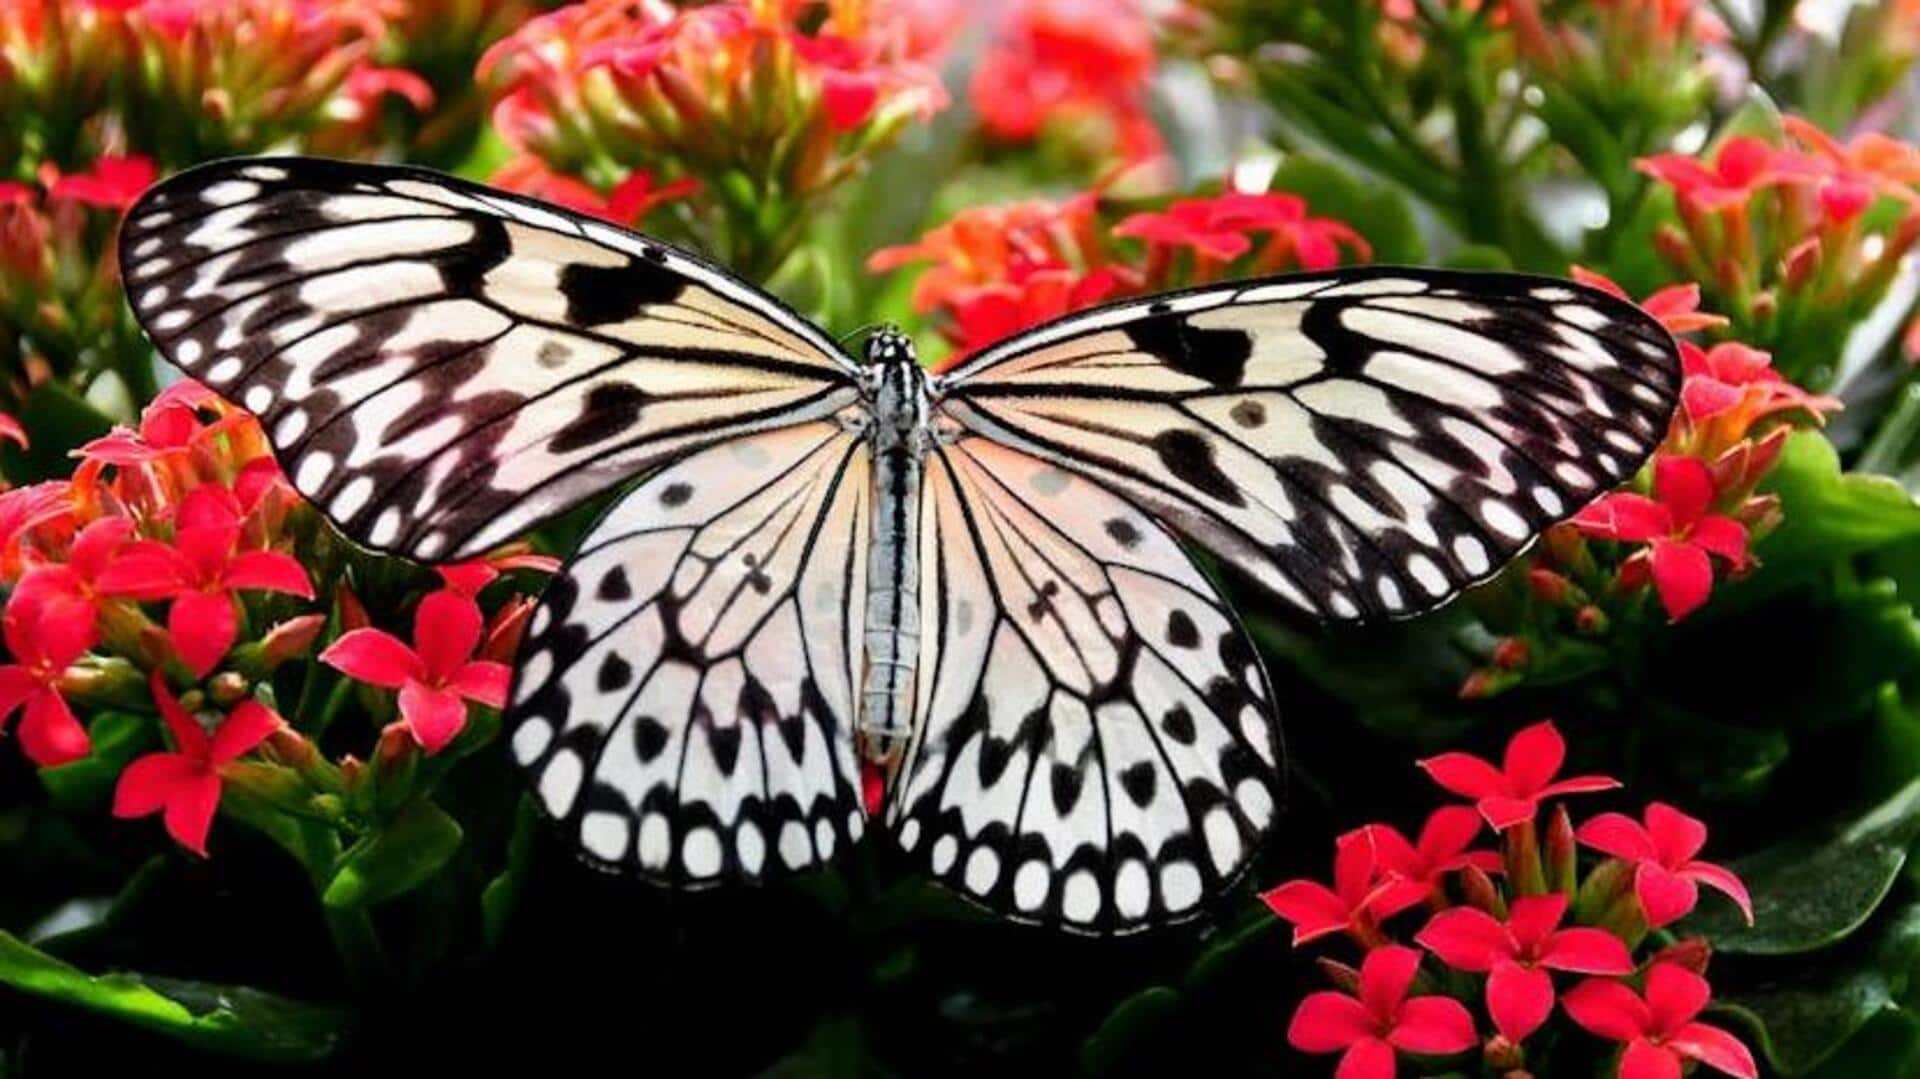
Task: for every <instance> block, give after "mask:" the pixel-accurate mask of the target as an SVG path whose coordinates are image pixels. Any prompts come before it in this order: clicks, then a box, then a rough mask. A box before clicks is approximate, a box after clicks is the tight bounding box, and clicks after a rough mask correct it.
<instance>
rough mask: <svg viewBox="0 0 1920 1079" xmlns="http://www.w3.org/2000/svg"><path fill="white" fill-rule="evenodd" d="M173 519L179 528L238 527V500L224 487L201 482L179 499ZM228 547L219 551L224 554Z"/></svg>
mask: <svg viewBox="0 0 1920 1079" xmlns="http://www.w3.org/2000/svg"><path fill="white" fill-rule="evenodd" d="M173 521H174V526H175V527H176V528H180V529H202V528H205V529H227V528H232V529H238V528H239V527H240V502H239V499H237V498H235V497H234V494H233V492H232V491H229V490H227V489H226V488H225V487H221V486H218V485H217V484H211V483H207V484H201V485H200V486H198V487H195V488H194V489H193V490H191V491H188V492H187V496H186V497H185V498H182V499H181V500H180V508H179V510H178V511H177V515H176V516H175V517H174V519H173ZM228 549H230V548H228ZM228 549H223V550H221V552H220V553H221V554H222V555H224V554H226V550H228Z"/></svg>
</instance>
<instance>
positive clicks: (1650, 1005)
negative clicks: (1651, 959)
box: [1564, 963, 1760, 1079]
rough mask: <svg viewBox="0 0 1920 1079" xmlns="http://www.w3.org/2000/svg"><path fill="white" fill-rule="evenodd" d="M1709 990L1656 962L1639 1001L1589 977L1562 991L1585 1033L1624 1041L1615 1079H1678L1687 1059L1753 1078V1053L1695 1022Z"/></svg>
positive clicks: (1683, 970) (1614, 984) (1615, 985)
mask: <svg viewBox="0 0 1920 1079" xmlns="http://www.w3.org/2000/svg"><path fill="white" fill-rule="evenodd" d="M1711 996H1712V990H1711V989H1710V988H1709V987H1708V985H1707V980H1706V979H1705V978H1702V977H1700V976H1699V975H1698V974H1695V973H1693V972H1692V971H1690V970H1687V969H1686V968H1684V967H1682V966H1680V965H1678V964H1676V963H1655V964H1654V965H1653V969H1651V970H1650V971H1648V972H1647V995H1646V999H1644V1000H1643V999H1641V998H1640V997H1639V996H1637V995H1635V994H1634V992H1633V990H1631V989H1629V988H1627V987H1626V986H1625V985H1622V984H1621V983H1619V982H1616V981H1609V980H1607V979H1604V978H1589V979H1587V980H1586V981H1584V982H1581V983H1580V984H1579V985H1576V986H1574V987H1573V988H1572V989H1570V990H1568V991H1567V994H1566V996H1565V998H1564V1004H1565V1007H1566V1009H1567V1014H1568V1015H1570V1016H1572V1017H1573V1021H1574V1022H1576V1023H1578V1024H1580V1025H1581V1026H1582V1027H1584V1028H1586V1030H1587V1031H1588V1032H1589V1033H1591V1034H1593V1035H1595V1036H1597V1037H1601V1038H1606V1039H1607V1040H1609V1041H1616V1042H1621V1043H1623V1044H1624V1045H1625V1046H1626V1048H1625V1049H1624V1050H1623V1051H1622V1052H1621V1054H1620V1068H1619V1071H1618V1075H1619V1077H1620V1079H1678V1077H1679V1076H1680V1074H1681V1072H1682V1070H1683V1069H1685V1067H1686V1066H1687V1062H1688V1061H1689V1060H1697V1061H1699V1062H1700V1063H1702V1064H1705V1065H1707V1066H1708V1067H1710V1068H1715V1069H1717V1070H1719V1071H1723V1072H1725V1073H1727V1074H1728V1075H1733V1076H1738V1077H1739V1079H1757V1076H1758V1075H1759V1074H1760V1072H1759V1069H1758V1068H1757V1067H1756V1066H1755V1065H1754V1062H1753V1054H1752V1053H1750V1052H1748V1051H1747V1047H1746V1046H1745V1045H1742V1044H1741V1043H1740V1040H1739V1039H1738V1038H1735V1037H1734V1036H1733V1035H1731V1034H1729V1033H1727V1032H1726V1031H1724V1030H1721V1029H1720V1028H1719V1027H1713V1026H1708V1025H1707V1024H1705V1023H1696V1022H1694V1017H1695V1016H1697V1015H1699V1014H1700V1012H1701V1010H1702V1009H1704V1008H1705V1007H1706V1006H1707V1001H1708V1000H1709V999H1711Z"/></svg>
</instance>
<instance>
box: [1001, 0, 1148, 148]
mask: <svg viewBox="0 0 1920 1079" xmlns="http://www.w3.org/2000/svg"><path fill="white" fill-rule="evenodd" d="M1154 66H1155V56H1154V48H1153V27H1152V25H1151V24H1150V23H1149V22H1148V21H1147V18H1146V15H1145V14H1144V13H1143V12H1142V11H1141V10H1140V8H1139V6H1138V5H1137V4H1135V3H1133V2H1132V0H1120V2H1115V0H1014V2H1013V3H1009V4H1006V5H1004V6H1003V7H1002V9H1001V12H1000V16H999V19H998V22H997V23H996V25H995V27H994V32H993V36H992V38H991V40H990V41H989V43H988V46H987V49H986V51H985V53H984V54H983V55H982V56H981V57H980V62H979V64H978V65H977V66H975V68H974V69H973V78H972V80H971V81H970V83H969V84H968V96H969V98H970V99H971V100H972V103H973V107H974V111H975V112H977V113H978V114H979V116H980V125H981V127H982V128H984V129H985V131H986V132H987V134H988V135H989V136H991V137H992V138H995V139H998V140H1002V141H1005V142H1031V141H1033V140H1035V139H1037V138H1040V137H1041V136H1043V135H1052V136H1056V137H1060V138H1063V139H1065V140H1067V141H1068V142H1069V143H1070V144H1072V145H1074V146H1076V147H1078V148H1083V149H1085V150H1086V151H1087V152H1088V156H1091V157H1112V156H1117V157H1119V158H1120V159H1122V160H1125V161H1129V162H1135V161H1144V160H1148V159H1151V158H1155V157H1158V156H1160V155H1161V154H1162V153H1163V152H1164V144H1163V142H1162V140H1161V137H1160V131H1159V129H1158V128H1157V127H1155V126H1154V123H1153V119H1152V117H1150V116H1149V115H1148V113H1147V88H1148V83H1149V81H1150V80H1151V79H1152V77H1153V72H1154Z"/></svg>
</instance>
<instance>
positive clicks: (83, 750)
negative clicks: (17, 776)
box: [20, 686, 93, 768]
mask: <svg viewBox="0 0 1920 1079" xmlns="http://www.w3.org/2000/svg"><path fill="white" fill-rule="evenodd" d="M92 749H93V743H92V742H90V741H88V739H87V731H86V728H84V727H82V726H80V721H79V720H77V719H75V718H73V709H71V708H69V707H67V701H66V698H64V697H62V696H60V693H59V691H58V690H56V689H54V688H53V687H51V686H48V687H47V688H45V689H42V690H41V691H40V692H38V693H36V694H34V695H33V696H32V697H29V698H27V709H26V711H25V712H24V713H22V715H21V717H20V751H21V752H23V753H25V754H26V755H27V759H28V760H30V761H32V762H33V763H35V764H37V765H39V766H40V767H42V768H51V767H53V766H54V765H57V764H66V763H68V762H70V761H77V760H79V759H80V758H82V757H84V756H86V755H87V754H88V753H89V752H91V751H92Z"/></svg>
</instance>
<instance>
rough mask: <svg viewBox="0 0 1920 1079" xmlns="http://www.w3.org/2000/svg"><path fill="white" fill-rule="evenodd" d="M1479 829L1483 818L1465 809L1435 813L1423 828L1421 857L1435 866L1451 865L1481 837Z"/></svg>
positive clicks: (1446, 807) (1428, 818) (1449, 807)
mask: <svg viewBox="0 0 1920 1079" xmlns="http://www.w3.org/2000/svg"><path fill="white" fill-rule="evenodd" d="M1480 827H1481V824H1480V814H1478V813H1476V812H1474V811H1473V810H1471V809H1468V808H1467V807H1466V806H1443V807H1442V808H1440V809H1436V810H1434V811H1433V813H1432V814H1431V815H1429V816H1428V817H1427V822H1426V823H1425V824H1423V825H1421V826H1420V855H1421V857H1422V858H1424V859H1426V861H1427V863H1428V864H1429V865H1433V866H1439V865H1442V864H1444V863H1446V862H1448V861H1451V860H1452V859H1454V858H1457V857H1459V855H1460V852H1462V851H1464V850H1466V849H1467V845H1468V844H1469V843H1472V842H1473V841H1474V840H1475V839H1476V838H1478V837H1479V835H1480Z"/></svg>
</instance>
